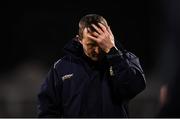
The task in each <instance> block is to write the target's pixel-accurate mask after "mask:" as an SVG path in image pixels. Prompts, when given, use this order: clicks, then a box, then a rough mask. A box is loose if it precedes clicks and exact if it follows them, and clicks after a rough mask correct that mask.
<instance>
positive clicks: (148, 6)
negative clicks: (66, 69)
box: [0, 0, 180, 117]
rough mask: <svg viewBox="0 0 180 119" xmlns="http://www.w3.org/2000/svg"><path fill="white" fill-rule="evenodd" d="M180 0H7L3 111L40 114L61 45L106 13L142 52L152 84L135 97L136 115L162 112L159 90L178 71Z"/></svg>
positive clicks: (0, 68)
mask: <svg viewBox="0 0 180 119" xmlns="http://www.w3.org/2000/svg"><path fill="white" fill-rule="evenodd" d="M179 5H180V4H179V1H178V0H174V1H173V0H171V1H170V0H134V1H129V0H124V1H118V0H116V1H112V0H111V1H105V0H104V1H98V0H96V1H95V0H92V1H80V0H78V1H75V0H74V1H73V0H64V1H58V2H53V1H48V2H47V1H41V2H40V1H35V2H33V1H29V2H27V1H26V2H25V1H23V2H22V1H11V2H10V1H7V3H6V4H5V6H3V10H2V14H1V29H2V31H1V33H2V34H1V43H0V97H1V98H0V117H35V116H36V115H37V108H36V106H37V105H36V104H37V97H36V96H37V93H38V91H39V88H40V84H41V83H42V81H43V79H44V77H45V76H46V73H47V72H48V70H49V68H50V66H51V65H53V63H54V62H55V61H57V60H58V59H59V58H61V56H62V52H61V49H62V48H63V46H64V45H65V43H67V42H68V40H71V39H72V38H73V37H74V36H75V35H76V34H77V31H78V22H79V20H80V18H81V17H82V16H84V15H86V14H88V13H96V14H100V15H102V16H104V17H105V18H106V19H107V21H108V23H109V25H110V26H111V30H112V31H113V34H114V36H115V38H116V40H119V41H120V42H121V43H122V44H123V46H124V47H125V48H126V49H127V50H129V51H131V52H133V53H134V54H136V55H137V56H138V57H139V58H140V62H141V65H142V67H143V69H144V72H145V75H146V80H147V88H146V90H145V91H144V92H142V93H141V94H139V95H138V96H137V97H136V98H134V99H133V100H132V101H131V103H130V116H131V117H156V116H157V114H158V113H159V111H160V108H161V106H160V103H159V91H160V88H161V86H162V85H164V84H166V83H169V82H168V81H169V80H171V79H172V80H173V77H174V76H175V75H176V72H177V71H178V70H177V67H178V66H179V64H178V58H179V54H178V51H179V40H178V38H179V26H180V25H179V23H178V21H179V13H180V9H179V7H178V6H179Z"/></svg>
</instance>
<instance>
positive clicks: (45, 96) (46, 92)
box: [38, 67, 62, 117]
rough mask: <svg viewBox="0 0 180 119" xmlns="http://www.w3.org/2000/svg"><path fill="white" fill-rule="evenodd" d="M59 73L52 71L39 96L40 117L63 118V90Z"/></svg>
mask: <svg viewBox="0 0 180 119" xmlns="http://www.w3.org/2000/svg"><path fill="white" fill-rule="evenodd" d="M58 79H59V78H58V75H57V71H56V69H55V68H54V67H52V68H51V69H50V71H49V72H48V74H47V77H46V79H45V80H44V82H43V84H42V86H41V89H40V92H39V94H38V117H61V115H62V105H61V90H62V89H61V88H62V82H60V81H61V80H58Z"/></svg>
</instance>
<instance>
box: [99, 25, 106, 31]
mask: <svg viewBox="0 0 180 119" xmlns="http://www.w3.org/2000/svg"><path fill="white" fill-rule="evenodd" d="M98 25H99V26H100V27H101V29H102V30H103V32H106V31H107V27H106V26H105V25H104V24H102V23H98Z"/></svg>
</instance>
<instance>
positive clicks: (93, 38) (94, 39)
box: [87, 34, 99, 42]
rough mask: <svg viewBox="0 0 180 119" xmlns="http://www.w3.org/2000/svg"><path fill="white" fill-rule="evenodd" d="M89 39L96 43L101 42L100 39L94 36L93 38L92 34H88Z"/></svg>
mask: <svg viewBox="0 0 180 119" xmlns="http://www.w3.org/2000/svg"><path fill="white" fill-rule="evenodd" d="M87 37H88V38H90V39H92V40H93V41H95V42H98V41H99V39H98V38H96V37H94V36H92V35H90V34H87Z"/></svg>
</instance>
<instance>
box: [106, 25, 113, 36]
mask: <svg viewBox="0 0 180 119" xmlns="http://www.w3.org/2000/svg"><path fill="white" fill-rule="evenodd" d="M107 29H108V32H109V33H110V34H111V35H113V34H112V31H111V28H110V26H108V28H107Z"/></svg>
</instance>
